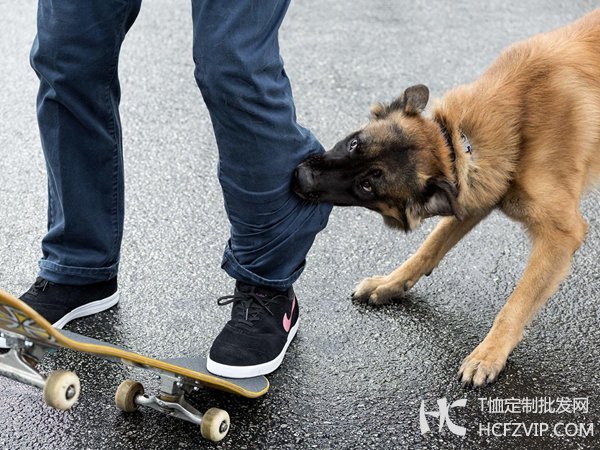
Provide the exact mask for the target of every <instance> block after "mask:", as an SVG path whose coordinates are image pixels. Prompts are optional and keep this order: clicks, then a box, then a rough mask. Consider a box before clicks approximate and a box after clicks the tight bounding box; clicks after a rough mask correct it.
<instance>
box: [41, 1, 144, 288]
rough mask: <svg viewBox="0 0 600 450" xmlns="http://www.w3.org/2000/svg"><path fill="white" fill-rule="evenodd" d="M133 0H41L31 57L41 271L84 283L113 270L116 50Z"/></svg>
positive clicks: (118, 180)
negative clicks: (40, 179) (43, 219)
mask: <svg viewBox="0 0 600 450" xmlns="http://www.w3.org/2000/svg"><path fill="white" fill-rule="evenodd" d="M140 2H141V0H102V1H97V0H96V1H85V2H73V1H58V2H57V1H50V0H39V5H38V21H37V26H38V29H37V36H36V38H35V41H34V43H33V47H32V50H31V65H32V67H33V69H34V70H35V72H36V73H37V75H38V77H39V79H40V87H39V92H38V98H37V113H38V124H39V129H40V136H41V141H42V147H43V150H44V156H45V158H46V167H47V172H48V233H47V234H46V236H45V237H44V239H43V241H42V254H43V257H42V259H41V261H40V269H41V270H40V274H39V275H40V276H41V277H43V278H44V279H45V280H48V281H50V282H53V283H61V284H69V285H87V284H91V283H97V282H101V281H105V280H109V279H111V278H114V277H115V276H116V275H117V268H118V262H119V250H120V244H121V236H122V230H123V162H122V149H121V125H120V121H119V110H118V107H119V100H120V89H119V80H118V76H117V64H118V57H119V50H120V48H121V44H122V42H123V39H124V37H125V33H126V32H127V30H128V29H129V27H130V26H131V25H132V24H133V21H134V20H135V17H136V16H137V13H138V11H139V7H140Z"/></svg>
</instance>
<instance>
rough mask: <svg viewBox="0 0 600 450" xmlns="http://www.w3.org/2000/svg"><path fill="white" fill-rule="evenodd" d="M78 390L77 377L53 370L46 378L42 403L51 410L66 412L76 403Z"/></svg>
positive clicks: (63, 371)
mask: <svg viewBox="0 0 600 450" xmlns="http://www.w3.org/2000/svg"><path fill="white" fill-rule="evenodd" d="M80 388H81V385H80V383H79V377H78V376H77V375H75V374H74V373H73V372H68V371H66V370H55V371H54V372H52V373H50V375H48V377H47V378H46V384H45V385H44V402H46V404H47V405H48V406H51V407H52V408H56V409H61V410H63V411H66V410H67V409H70V408H71V406H73V405H74V404H75V403H76V402H77V399H78V398H79V392H80Z"/></svg>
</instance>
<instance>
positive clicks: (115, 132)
mask: <svg viewBox="0 0 600 450" xmlns="http://www.w3.org/2000/svg"><path fill="white" fill-rule="evenodd" d="M131 8H132V6H131V5H130V9H131ZM129 12H130V11H129ZM127 14H128V13H127V11H125V12H124V16H123V20H125V19H126V18H127ZM122 41H123V39H121V40H120V42H119V41H117V43H116V44H115V47H114V49H113V57H112V59H113V63H112V66H111V67H110V70H109V75H110V77H109V79H108V83H107V85H106V102H107V104H108V109H109V110H110V111H111V114H109V117H108V125H109V129H110V133H111V135H112V136H113V139H114V144H115V145H114V148H113V172H112V175H113V196H112V197H113V209H112V210H111V222H112V226H113V235H114V237H113V242H112V246H111V249H110V252H109V254H108V255H107V258H106V262H109V261H111V260H112V259H113V258H115V256H116V254H117V253H118V246H119V245H118V243H119V234H120V233H119V220H120V219H119V196H120V195H123V194H122V193H120V192H119V138H120V137H121V139H122V135H121V132H120V129H119V124H118V122H119V120H118V117H117V115H118V113H117V107H116V105H115V103H114V99H113V98H112V95H111V88H112V85H113V83H114V80H115V76H117V73H118V67H119V64H118V62H119V49H120V47H121V43H122ZM121 146H122V143H121ZM117 259H118V258H117Z"/></svg>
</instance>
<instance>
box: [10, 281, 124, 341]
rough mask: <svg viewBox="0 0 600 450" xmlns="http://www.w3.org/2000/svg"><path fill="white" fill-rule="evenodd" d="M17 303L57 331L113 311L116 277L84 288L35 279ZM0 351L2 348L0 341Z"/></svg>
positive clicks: (117, 293)
mask: <svg viewBox="0 0 600 450" xmlns="http://www.w3.org/2000/svg"><path fill="white" fill-rule="evenodd" d="M20 299H21V300H23V302H25V303H27V304H28V305H29V306H31V307H32V308H33V309H35V310H36V311H37V312H38V313H40V314H41V315H42V316H43V317H44V318H45V319H46V320H47V321H48V322H50V323H51V324H52V325H53V326H54V327H55V328H59V329H60V328H62V327H64V326H65V325H66V324H67V323H69V322H70V321H72V320H75V319H78V318H80V317H84V316H89V315H91V314H96V313H99V312H100V311H104V310H106V309H109V308H111V307H113V306H114V305H116V304H117V303H118V302H119V292H118V290H117V278H116V277H115V278H113V279H112V280H108V281H102V282H100V283H94V284H88V285H84V286H72V285H66V284H57V283H52V282H51V281H48V280H46V279H44V278H42V277H38V278H37V280H35V283H33V285H32V286H31V287H30V288H29V290H28V291H27V292H25V293H24V294H23V295H21V297H20ZM0 348H6V342H5V340H4V339H2V338H0Z"/></svg>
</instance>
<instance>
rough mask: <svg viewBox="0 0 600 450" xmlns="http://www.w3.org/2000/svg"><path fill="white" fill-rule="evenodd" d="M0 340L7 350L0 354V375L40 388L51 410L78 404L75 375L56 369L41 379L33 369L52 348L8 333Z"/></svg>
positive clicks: (0, 336) (77, 385) (78, 386)
mask: <svg viewBox="0 0 600 450" xmlns="http://www.w3.org/2000/svg"><path fill="white" fill-rule="evenodd" d="M0 338H4V339H5V341H6V344H7V345H8V346H9V347H10V350H9V351H8V352H7V353H4V354H1V355H0V375H2V376H5V377H7V378H11V379H13V380H15V381H18V382H20V383H24V384H28V385H30V386H35V387H37V388H40V389H42V390H43V397H44V401H45V402H46V404H47V405H48V406H51V407H53V408H56V409H61V410H67V409H69V408H71V406H73V405H74V404H75V403H76V402H77V399H78V398H79V393H80V383H79V377H78V376H77V375H75V374H74V373H73V372H68V371H66V370H55V371H54V372H51V373H50V374H49V375H48V376H44V375H42V374H41V373H40V372H39V371H38V370H37V369H36V366H37V364H38V362H39V360H40V359H41V358H42V357H43V356H44V355H45V354H46V353H48V352H49V351H51V350H52V349H51V348H49V347H44V346H41V345H39V344H34V343H33V342H31V341H28V340H24V339H20V338H16V337H13V336H11V335H10V333H4V332H0Z"/></svg>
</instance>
